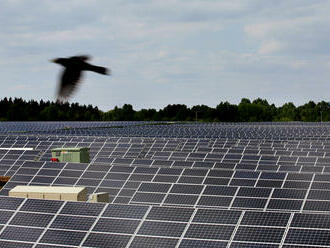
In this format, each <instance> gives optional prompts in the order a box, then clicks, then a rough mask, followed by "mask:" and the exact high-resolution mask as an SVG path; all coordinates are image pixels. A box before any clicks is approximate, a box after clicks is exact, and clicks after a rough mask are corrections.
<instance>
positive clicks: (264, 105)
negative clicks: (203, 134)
mask: <svg viewBox="0 0 330 248" xmlns="http://www.w3.org/2000/svg"><path fill="white" fill-rule="evenodd" d="M0 121H200V122H261V121H308V122H320V121H330V105H329V103H328V102H325V101H321V102H318V103H315V102H313V101H309V102H308V103H306V104H304V105H301V106H295V105H294V104H293V103H292V102H289V103H285V104H283V105H282V106H279V107H276V106H275V105H274V104H269V103H268V101H267V100H265V99H261V98H257V99H255V100H253V101H251V100H249V99H247V98H243V99H242V100H241V101H240V103H239V104H237V105H235V104H231V103H229V102H227V101H226V102H220V103H219V104H218V105H217V106H216V107H215V108H212V107H208V106H206V105H197V106H193V107H187V106H186V105H184V104H170V105H167V106H166V107H164V108H163V109H160V110H156V109H141V110H137V111H136V110H134V109H133V106H132V105H130V104H124V105H123V106H122V107H117V106H116V107H115V108H114V109H112V110H109V111H106V112H104V111H101V110H99V109H98V108H97V107H94V106H92V105H88V106H86V105H80V104H78V103H56V102H50V101H43V100H40V101H39V102H38V101H34V100H30V101H26V100H23V99H22V98H14V99H12V98H6V97H5V98H3V99H1V101H0Z"/></svg>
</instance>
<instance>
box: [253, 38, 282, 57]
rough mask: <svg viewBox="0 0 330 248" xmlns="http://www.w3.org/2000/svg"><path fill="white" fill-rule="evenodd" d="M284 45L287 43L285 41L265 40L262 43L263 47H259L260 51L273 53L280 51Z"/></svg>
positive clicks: (261, 52)
mask: <svg viewBox="0 0 330 248" xmlns="http://www.w3.org/2000/svg"><path fill="white" fill-rule="evenodd" d="M284 47H285V45H284V44H283V43H281V42H279V41H276V40H271V41H269V42H265V43H264V44H262V45H261V47H260V48H259V51H258V53H260V54H271V53H274V52H278V51H280V50H281V49H283V48H284Z"/></svg>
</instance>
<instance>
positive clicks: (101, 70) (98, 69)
mask: <svg viewBox="0 0 330 248" xmlns="http://www.w3.org/2000/svg"><path fill="white" fill-rule="evenodd" d="M90 70H91V71H94V72H97V73H100V74H104V75H110V73H111V72H110V70H109V69H107V68H105V67H102V66H94V65H93V66H91V68H90Z"/></svg>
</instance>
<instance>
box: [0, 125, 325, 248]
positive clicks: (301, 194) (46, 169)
mask: <svg viewBox="0 0 330 248" xmlns="http://www.w3.org/2000/svg"><path fill="white" fill-rule="evenodd" d="M329 134H330V124H328V123H299V122H294V123H174V122H2V123H0V176H1V177H3V178H10V179H9V181H8V182H7V181H6V182H3V187H2V189H1V190H0V247H9V248H10V247H23V248H24V247H29V248H30V247H34V248H50V247H59V248H60V247H107V248H108V247H141V248H142V247H143V248H150V247H180V248H185V247H187V248H188V247H189V248H190V247H207V248H213V247H220V248H221V247H224V248H261V247H262V248H277V247H283V248H303V247H305V248H307V247H329V246H330V238H329V237H330V214H329V213H330V137H329ZM60 147H88V148H89V150H90V162H89V163H68V162H66V163H65V162H51V161H50V159H51V156H52V155H51V149H52V148H60ZM17 185H39V186H83V187H86V188H87V190H88V193H89V194H92V193H97V192H107V193H109V195H110V203H106V204H105V203H87V202H73V201H57V200H40V199H26V198H14V197H8V192H9V191H10V190H11V189H12V188H14V187H15V186H17Z"/></svg>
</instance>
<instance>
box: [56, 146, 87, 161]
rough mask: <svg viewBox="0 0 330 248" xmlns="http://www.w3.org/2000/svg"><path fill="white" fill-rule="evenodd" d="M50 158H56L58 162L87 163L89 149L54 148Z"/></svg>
mask: <svg viewBox="0 0 330 248" xmlns="http://www.w3.org/2000/svg"><path fill="white" fill-rule="evenodd" d="M52 158H57V159H58V161H59V162H71V163H89V149H88V148H87V147H62V148H54V149H52Z"/></svg>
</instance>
